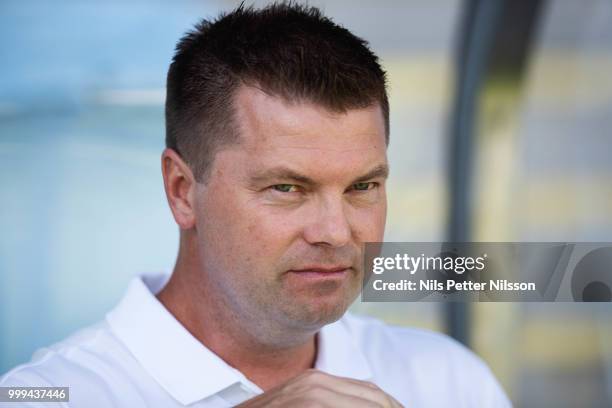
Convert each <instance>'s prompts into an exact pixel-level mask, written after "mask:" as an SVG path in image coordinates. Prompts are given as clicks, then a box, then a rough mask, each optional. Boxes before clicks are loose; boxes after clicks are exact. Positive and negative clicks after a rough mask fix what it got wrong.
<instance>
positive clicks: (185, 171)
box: [161, 148, 196, 229]
mask: <svg viewBox="0 0 612 408" xmlns="http://www.w3.org/2000/svg"><path fill="white" fill-rule="evenodd" d="M161 165H162V176H163V179H164V189H165V191H166V198H167V199H168V205H170V210H171V211H172V215H173V216H174V220H175V221H176V223H177V224H178V225H179V227H180V228H181V229H190V228H193V226H194V225H195V216H194V215H195V214H194V192H195V187H196V185H195V184H196V182H195V178H194V176H193V172H192V171H191V169H190V168H189V166H188V165H187V163H185V161H184V160H183V159H182V158H181V157H180V156H179V154H178V153H177V152H176V151H175V150H173V149H169V148H166V149H165V150H164V151H163V153H162V156H161Z"/></svg>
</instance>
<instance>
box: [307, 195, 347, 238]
mask: <svg viewBox="0 0 612 408" xmlns="http://www.w3.org/2000/svg"><path fill="white" fill-rule="evenodd" d="M313 212H314V214H313V215H312V217H311V219H310V220H307V225H306V228H305V229H304V239H305V240H306V241H307V242H308V243H310V244H313V245H322V246H328V247H334V248H340V247H343V246H345V245H346V244H348V243H349V242H350V240H351V233H352V232H351V224H350V222H349V220H348V218H347V216H346V213H345V203H344V202H343V200H342V199H341V198H327V199H322V200H320V202H319V204H317V205H316V206H315V209H314V211H313Z"/></svg>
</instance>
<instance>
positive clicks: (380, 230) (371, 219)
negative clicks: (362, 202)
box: [353, 201, 387, 242]
mask: <svg viewBox="0 0 612 408" xmlns="http://www.w3.org/2000/svg"><path fill="white" fill-rule="evenodd" d="M386 218H387V206H386V203H385V202H384V201H382V202H380V203H379V204H377V205H375V206H372V207H368V208H360V209H356V210H355V211H354V212H353V220H354V222H353V228H354V231H355V234H356V235H357V240H358V241H359V242H380V241H382V240H383V237H384V233H385V222H386Z"/></svg>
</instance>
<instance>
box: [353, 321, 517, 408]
mask: <svg viewBox="0 0 612 408" xmlns="http://www.w3.org/2000/svg"><path fill="white" fill-rule="evenodd" d="M341 322H342V324H344V325H345V327H346V329H347V330H348V331H349V332H350V333H351V335H352V338H353V339H354V341H355V342H356V343H357V346H358V347H359V349H360V350H361V351H362V352H363V354H364V355H365V356H366V358H367V360H368V362H369V363H370V365H371V367H372V370H373V371H374V372H375V373H377V375H379V376H386V377H388V376H394V377H396V378H402V379H403V380H406V381H409V382H410V383H411V385H413V386H414V387H415V390H414V391H415V392H417V389H418V390H420V391H423V390H426V391H427V393H434V392H440V391H445V392H446V393H449V394H450V395H454V396H455V397H456V398H457V402H459V400H463V401H465V404H459V406H461V405H465V406H483V405H481V404H482V402H483V401H488V402H490V405H489V406H496V407H497V406H504V407H506V406H510V403H509V401H508V399H507V397H506V395H505V393H504V391H503V389H502V388H501V386H500V385H499V383H498V382H497V379H496V378H495V376H494V375H493V373H492V372H491V370H490V369H489V367H488V366H487V364H486V363H485V362H484V361H483V360H482V359H481V358H480V357H478V356H477V355H476V354H475V353H474V352H472V351H471V350H470V349H468V348H467V347H465V346H464V345H463V344H461V343H459V342H458V341H456V340H454V339H452V338H451V337H449V336H447V335H445V334H442V333H437V332H433V331H430V330H426V329H420V328H412V327H399V326H394V325H390V324H387V323H384V322H382V321H380V320H378V319H375V318H371V317H365V316H357V315H354V314H348V313H347V314H346V315H345V316H344V317H343V319H342V320H341ZM436 390H437V391H436ZM472 402H473V403H472Z"/></svg>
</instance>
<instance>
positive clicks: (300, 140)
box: [236, 87, 386, 151]
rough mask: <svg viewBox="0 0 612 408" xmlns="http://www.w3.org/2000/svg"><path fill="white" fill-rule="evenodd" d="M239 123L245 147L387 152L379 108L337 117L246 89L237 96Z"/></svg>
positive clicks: (310, 106)
mask: <svg viewBox="0 0 612 408" xmlns="http://www.w3.org/2000/svg"><path fill="white" fill-rule="evenodd" d="M236 119H237V121H238V123H239V125H240V132H241V135H242V137H241V139H242V140H241V142H242V143H241V144H243V146H244V145H245V144H246V145H248V146H253V147H255V146H257V145H259V146H257V147H263V146H265V145H268V146H270V145H275V146H277V147H279V148H282V147H287V148H300V149H310V150H316V149H324V150H328V151H356V150H359V149H361V148H362V147H355V145H356V144H358V145H368V147H373V148H380V147H383V148H385V149H386V142H385V130H384V119H383V115H382V111H381V109H380V107H379V106H372V107H369V108H362V109H354V110H349V111H347V112H346V113H335V112H330V111H329V110H327V109H325V108H324V107H322V106H320V105H316V104H314V103H308V102H296V103H290V102H287V101H285V100H283V99H282V98H278V97H275V96H271V95H269V94H265V93H263V92H261V91H260V90H257V89H254V88H249V87H243V88H241V90H239V92H238V93H237V95H236ZM309 142H310V143H312V144H311V145H310V144H309ZM244 147H246V146H244Z"/></svg>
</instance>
